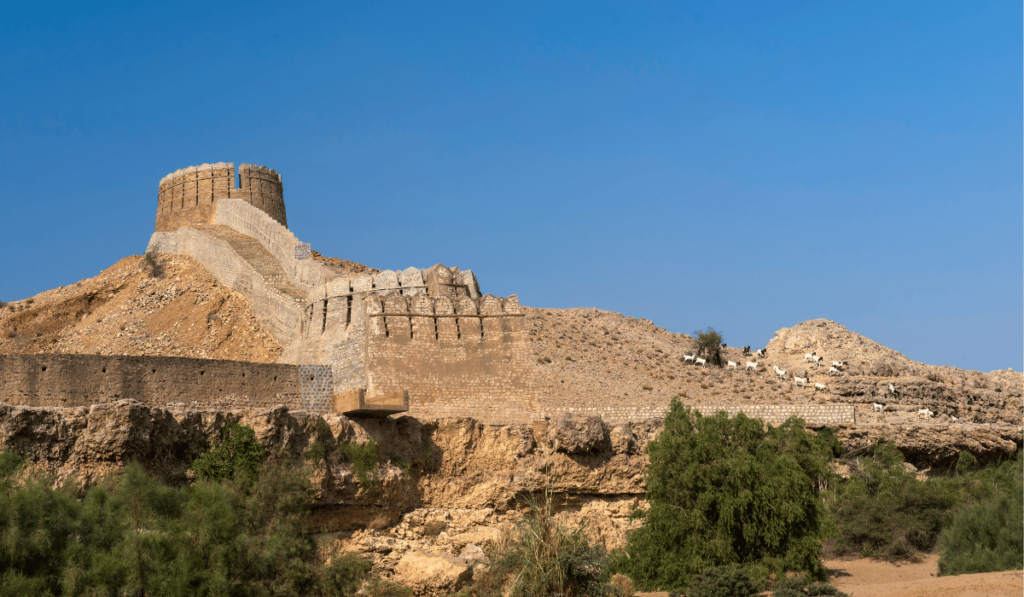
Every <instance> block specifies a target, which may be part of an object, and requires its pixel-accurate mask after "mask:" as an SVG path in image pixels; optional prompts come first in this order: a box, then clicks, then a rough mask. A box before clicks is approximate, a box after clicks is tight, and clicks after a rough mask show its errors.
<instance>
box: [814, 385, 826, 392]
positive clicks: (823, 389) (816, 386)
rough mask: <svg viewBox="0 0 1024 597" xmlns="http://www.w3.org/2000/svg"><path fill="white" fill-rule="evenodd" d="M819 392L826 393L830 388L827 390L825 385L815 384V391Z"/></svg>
mask: <svg viewBox="0 0 1024 597" xmlns="http://www.w3.org/2000/svg"><path fill="white" fill-rule="evenodd" d="M818 390H821V391H822V392H824V391H826V390H828V388H826V387H825V384H823V383H816V384H814V391H815V392H817V391H818Z"/></svg>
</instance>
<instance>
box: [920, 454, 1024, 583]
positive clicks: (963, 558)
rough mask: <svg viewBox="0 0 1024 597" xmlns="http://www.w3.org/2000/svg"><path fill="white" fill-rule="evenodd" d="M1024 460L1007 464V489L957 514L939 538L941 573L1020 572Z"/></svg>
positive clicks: (1023, 556)
mask: <svg viewBox="0 0 1024 597" xmlns="http://www.w3.org/2000/svg"><path fill="white" fill-rule="evenodd" d="M1022 465H1024V460H1022V453H1021V452H1018V455H1017V458H1016V459H1014V460H1013V461H1011V462H1009V463H1007V464H1004V465H1003V466H1002V467H999V468H1000V469H1003V470H1002V471H997V472H996V473H995V475H994V476H998V473H999V472H1004V473H1005V472H1009V473H1010V475H1009V476H1010V477H1011V479H1010V482H1008V483H1004V484H1002V485H1003V488H1002V489H1003V490H1002V491H999V492H998V493H996V494H995V495H992V496H990V497H988V498H986V499H983V500H981V501H979V502H976V503H974V504H971V505H969V506H967V507H966V508H964V509H962V510H960V511H958V512H957V513H956V514H954V515H953V518H952V521H951V522H950V524H949V525H948V526H947V527H946V528H945V529H943V531H942V536H941V537H940V539H939V552H940V554H941V556H940V558H939V574H940V575H948V574H971V573H976V572H998V571H1002V570H1020V569H1021V567H1022V563H1024V533H1022V532H1021V529H1022V528H1024V469H1022Z"/></svg>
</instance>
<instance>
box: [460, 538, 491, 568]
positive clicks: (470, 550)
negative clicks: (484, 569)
mask: <svg viewBox="0 0 1024 597" xmlns="http://www.w3.org/2000/svg"><path fill="white" fill-rule="evenodd" d="M459 559H460V560H462V561H463V562H465V563H467V564H469V565H470V566H480V565H483V566H486V565H487V564H489V563H490V560H489V559H488V558H487V554H485V553H484V550H482V549H480V546H479V545H477V544H475V543H467V544H466V546H465V547H463V548H462V552H461V553H459Z"/></svg>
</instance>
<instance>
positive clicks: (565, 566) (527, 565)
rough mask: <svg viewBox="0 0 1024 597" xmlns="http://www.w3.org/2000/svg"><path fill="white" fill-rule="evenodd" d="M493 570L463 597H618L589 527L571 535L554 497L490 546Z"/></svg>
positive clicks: (605, 559) (548, 496)
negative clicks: (590, 537) (561, 520)
mask: <svg viewBox="0 0 1024 597" xmlns="http://www.w3.org/2000/svg"><path fill="white" fill-rule="evenodd" d="M488 552H489V553H488V556H489V557H490V559H491V563H490V565H489V566H488V567H487V568H486V569H485V570H483V571H482V572H480V573H479V574H478V575H476V577H475V578H474V582H473V584H472V585H470V586H468V587H466V588H464V589H463V590H462V591H461V592H460V593H459V595H461V596H463V597H498V596H501V597H533V596H535V595H558V596H564V597H573V596H581V597H583V596H587V597H601V596H609V597H612V596H617V595H619V590H618V588H617V587H616V586H614V585H612V584H611V583H610V582H609V578H610V575H609V573H608V566H607V565H608V556H607V554H606V553H605V551H604V549H603V548H602V547H600V546H597V545H592V544H591V543H590V541H589V540H588V539H587V536H586V529H585V527H584V526H579V527H576V528H574V529H569V528H568V527H566V526H565V525H564V524H561V523H559V522H558V520H557V519H556V518H555V516H554V511H553V507H552V502H551V494H550V492H549V491H545V493H544V498H543V502H542V503H540V504H537V503H531V504H530V510H529V512H528V513H527V514H526V515H525V516H524V517H523V518H522V519H521V520H520V521H519V523H518V524H517V525H516V526H515V528H514V529H513V530H512V531H511V532H509V533H505V534H504V535H503V536H502V537H501V539H500V540H499V541H498V542H496V543H495V544H492V545H489V546H488Z"/></svg>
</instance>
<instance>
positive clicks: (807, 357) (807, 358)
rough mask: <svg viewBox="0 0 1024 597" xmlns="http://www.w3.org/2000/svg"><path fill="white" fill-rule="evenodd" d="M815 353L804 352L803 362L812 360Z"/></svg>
mask: <svg viewBox="0 0 1024 597" xmlns="http://www.w3.org/2000/svg"><path fill="white" fill-rule="evenodd" d="M815 354H817V352H805V353H804V362H805V363H810V362H811V361H813V360H814V355H815Z"/></svg>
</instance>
